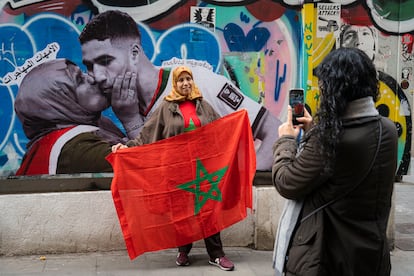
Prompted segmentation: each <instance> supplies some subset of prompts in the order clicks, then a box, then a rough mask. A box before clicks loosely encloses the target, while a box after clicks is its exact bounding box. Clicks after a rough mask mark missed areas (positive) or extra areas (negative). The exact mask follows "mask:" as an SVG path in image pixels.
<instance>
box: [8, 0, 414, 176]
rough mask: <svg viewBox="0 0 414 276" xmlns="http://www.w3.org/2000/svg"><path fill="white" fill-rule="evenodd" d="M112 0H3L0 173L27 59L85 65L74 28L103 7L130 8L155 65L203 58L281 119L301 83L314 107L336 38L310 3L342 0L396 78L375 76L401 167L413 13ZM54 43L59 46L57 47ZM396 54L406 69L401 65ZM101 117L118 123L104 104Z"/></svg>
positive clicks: (15, 158) (14, 146)
mask: <svg viewBox="0 0 414 276" xmlns="http://www.w3.org/2000/svg"><path fill="white" fill-rule="evenodd" d="M117 2H120V1H109V0H108V1H100V0H90V1H81V0H76V1H64V0H53V1H33V0H30V1H5V0H3V1H1V0H0V7H2V10H1V12H0V45H1V48H0V126H1V127H0V176H9V175H13V174H14V172H15V171H16V169H17V168H18V167H19V164H20V162H21V159H22V157H23V155H24V153H25V152H26V144H27V142H28V140H27V138H26V137H25V135H24V132H23V130H22V127H21V124H20V122H19V120H18V119H16V115H15V113H14V105H13V104H14V99H15V97H16V94H17V91H18V87H19V81H20V80H21V79H22V77H24V75H25V74H26V73H27V71H28V70H30V68H31V66H34V65H36V64H37V63H40V62H43V61H47V60H49V59H53V58H68V59H70V60H72V61H73V62H75V63H76V64H78V65H79V66H80V67H81V68H82V69H83V70H85V68H84V66H83V65H82V56H81V55H82V54H81V49H80V44H79V42H78V35H79V33H80V31H81V30H82V29H83V27H84V26H85V24H86V23H87V22H88V21H89V20H90V19H91V18H92V17H93V15H94V13H96V12H103V11H105V10H109V9H120V10H122V11H125V12H127V13H129V14H130V15H131V16H133V17H134V19H135V20H136V22H137V24H138V26H139V28H140V31H141V34H142V45H143V48H144V51H145V54H146V55H147V56H148V57H149V59H150V60H151V62H153V63H154V64H155V65H157V66H168V65H169V63H171V62H173V60H174V59H185V60H199V61H201V62H204V63H205V64H209V65H210V66H211V69H212V70H213V71H215V72H217V73H219V74H223V75H224V76H226V77H227V78H229V79H230V80H231V81H232V82H233V83H235V84H236V85H237V86H238V87H239V88H240V89H241V90H242V91H243V92H244V93H245V94H246V96H248V97H250V98H251V99H253V100H254V101H256V102H258V103H260V104H262V105H264V106H265V107H266V108H267V109H269V110H270V111H271V112H272V113H273V114H274V115H275V116H276V117H278V118H280V119H281V120H284V116H285V113H286V112H285V111H286V104H287V91H288V90H289V89H290V88H293V87H302V88H304V89H305V91H307V95H306V98H307V105H308V106H309V107H310V109H311V110H312V111H314V110H316V108H317V102H318V91H317V89H316V87H317V86H316V80H315V79H314V78H313V76H312V68H314V67H316V66H317V65H318V63H319V62H320V61H321V60H322V59H323V58H324V56H326V54H327V53H328V52H329V51H330V50H332V49H333V48H334V47H337V45H338V42H337V37H336V34H334V33H333V32H328V33H327V35H325V36H323V37H317V36H316V30H317V29H316V28H318V26H317V23H316V22H317V17H316V16H317V15H316V11H317V9H316V4H317V2H318V3H322V2H326V3H331V4H332V3H333V4H335V3H339V6H340V7H341V18H342V20H341V22H337V23H338V24H343V23H350V22H349V20H350V19H354V20H356V19H355V18H358V20H360V21H358V22H352V23H353V24H355V25H369V26H373V27H374V28H376V29H377V30H378V31H379V33H380V35H379V37H378V41H379V43H378V45H377V46H378V47H377V49H376V50H377V57H378V63H379V65H380V66H381V68H382V69H381V72H383V73H384V74H382V75H384V76H385V75H386V76H394V78H393V79H394V80H395V81H391V82H390V81H389V78H387V80H386V81H383V82H382V84H381V85H382V86H381V87H382V89H381V91H382V94H384V97H382V100H381V102H379V103H378V107H379V109H380V110H388V113H383V115H385V116H388V117H390V118H391V119H392V120H393V121H394V122H396V124H397V126H398V127H399V130H400V140H399V145H400V147H399V160H400V165H399V171H398V174H406V173H407V171H408V167H409V162H410V149H411V125H412V122H411V108H410V106H411V105H412V101H411V98H412V94H413V91H414V90H413V79H412V68H414V65H413V62H414V59H413V51H412V45H413V43H412V41H413V36H412V35H411V34H409V33H410V32H412V31H413V30H414V24H412V23H411V22H412V21H413V18H412V17H413V15H412V14H410V13H402V14H399V15H396V13H395V12H394V11H395V9H396V7H397V6H399V3H397V1H388V2H387V1H385V2H386V3H383V2H384V1H375V0H371V1H315V3H310V4H303V1H300V0H284V1H272V0H260V1H253V2H252V1H237V3H235V2H234V1H230V0H229V1H193V0H189V1H178V0H169V1H164V0H163V1H160V0H158V1H151V3H150V4H148V3H147V1H144V2H145V3H144V4H140V2H143V1H137V3H136V4H128V5H124V6H122V5H120V4H119V3H117ZM403 4H404V7H406V8H407V9H408V10H410V8H411V10H412V8H413V7H414V1H413V0H410V1H404V3H403ZM194 6H198V7H202V8H207V9H214V11H215V22H214V26H215V27H214V29H211V28H207V27H205V26H202V25H197V24H194V23H190V22H191V18H190V9H191V7H194ZM381 7H382V8H381ZM407 9H406V10H407ZM378 16H381V18H384V17H386V19H387V21H386V22H385V23H384V21H382V20H378V18H379V17H378ZM328 23H329V22H328ZM410 23H411V24H410ZM325 24H327V22H325ZM332 26H333V25H332ZM338 26H339V25H338ZM382 34H383V35H382ZM400 42H403V43H402V47H403V46H404V48H403V51H402V56H392V53H389V51H387V49H388V48H389V47H394V46H395V45H397V47H398V45H399V43H400ZM394 44H395V45H394ZM55 47H57V48H58V50H56V51H55V52H54V51H52V49H56V48H55ZM402 59H403V60H404V63H403V67H404V68H405V70H404V71H403V69H404V68H402V67H399V65H398V64H399V61H400V60H402ZM410 70H411V71H410ZM397 76H400V77H397ZM400 84H404V85H401V86H400ZM389 95H393V96H389ZM384 106H385V107H386V108H383V107H384ZM401 110H403V112H402V111H401ZM105 114H106V115H107V116H109V117H110V118H111V119H113V121H114V122H116V123H117V124H118V125H120V123H119V122H118V121H117V118H116V116H115V115H114V114H113V113H112V112H111V110H110V109H108V110H107V111H105ZM120 127H121V128H122V126H121V125H120ZM275 131H276V130H275Z"/></svg>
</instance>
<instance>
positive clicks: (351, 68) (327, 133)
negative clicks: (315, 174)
mask: <svg viewBox="0 0 414 276" xmlns="http://www.w3.org/2000/svg"><path fill="white" fill-rule="evenodd" d="M314 74H315V76H316V77H317V78H318V80H319V82H318V85H319V90H320V94H321V97H320V105H319V108H318V110H317V112H316V115H315V123H316V124H315V127H314V129H313V130H312V133H313V134H315V135H316V136H317V137H318V141H319V143H320V147H319V153H320V154H321V155H322V156H323V157H324V158H325V159H326V161H327V162H326V166H325V172H326V173H329V172H331V171H332V169H333V163H334V160H335V158H336V146H337V144H338V142H339V141H340V139H341V137H342V130H343V126H342V116H343V115H344V113H345V110H346V108H347V106H348V103H349V102H351V101H354V100H357V99H361V98H365V97H372V98H373V100H374V102H376V101H377V100H378V98H379V86H378V78H377V70H376V68H375V65H374V64H373V62H372V61H371V59H370V58H369V57H368V56H367V54H365V52H363V51H361V50H359V49H357V48H339V49H337V50H334V51H332V52H330V53H329V54H328V55H327V56H326V57H325V59H324V60H323V61H322V62H321V64H319V65H318V67H316V68H315V70H314Z"/></svg>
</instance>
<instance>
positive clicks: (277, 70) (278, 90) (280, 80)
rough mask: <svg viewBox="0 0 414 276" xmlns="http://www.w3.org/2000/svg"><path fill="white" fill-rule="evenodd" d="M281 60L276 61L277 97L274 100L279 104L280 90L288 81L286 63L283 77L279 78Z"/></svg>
mask: <svg viewBox="0 0 414 276" xmlns="http://www.w3.org/2000/svg"><path fill="white" fill-rule="evenodd" d="M279 65H280V62H279V60H277V61H276V78H275V79H276V83H275V95H274V99H275V101H276V102H277V101H278V100H279V96H280V89H281V87H282V84H283V83H284V82H285V81H286V63H285V64H284V65H283V75H282V76H281V77H279Z"/></svg>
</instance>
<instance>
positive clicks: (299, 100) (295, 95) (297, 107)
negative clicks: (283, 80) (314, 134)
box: [289, 88, 305, 125]
mask: <svg viewBox="0 0 414 276" xmlns="http://www.w3.org/2000/svg"><path fill="white" fill-rule="evenodd" d="M304 100H305V99H304V95H303V89H302V88H293V89H290V90H289V105H290V106H291V107H292V120H293V124H294V125H297V124H299V122H298V121H297V120H296V118H299V117H303V116H304V107H305V103H304Z"/></svg>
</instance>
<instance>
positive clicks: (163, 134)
mask: <svg viewBox="0 0 414 276" xmlns="http://www.w3.org/2000/svg"><path fill="white" fill-rule="evenodd" d="M172 81H173V83H172V85H173V87H172V90H171V92H170V93H169V94H168V95H167V96H166V97H165V98H164V101H163V102H162V103H161V104H160V106H159V107H158V108H157V109H156V110H155V111H154V114H153V115H151V118H150V119H149V120H148V121H147V122H146V123H145V124H144V127H143V129H142V131H141V133H140V134H139V135H138V137H137V138H136V139H134V140H130V141H128V142H127V143H126V145H123V144H117V145H114V146H113V147H112V151H113V152H116V151H117V150H118V149H122V148H127V147H132V146H139V145H144V144H149V143H153V142H156V141H158V140H162V139H166V138H168V137H172V136H175V135H178V134H181V133H184V132H187V131H191V130H193V129H195V128H197V127H200V126H203V125H206V124H208V123H211V122H212V121H214V120H216V119H218V118H219V117H220V116H219V115H218V113H217V112H216V111H215V110H214V109H213V108H212V107H211V105H210V104H209V103H208V102H207V101H205V100H203V96H202V94H201V92H200V91H199V89H198V87H197V86H196V84H195V83H194V80H193V74H192V72H191V70H190V68H188V67H186V66H179V67H177V68H175V69H174V71H173V79H172ZM204 242H205V245H206V249H207V253H208V255H209V256H210V260H209V263H210V264H211V265H215V266H217V267H219V268H220V269H222V270H233V269H234V264H233V263H232V262H231V261H230V260H229V259H228V258H227V257H226V256H225V254H224V251H223V245H222V242H221V238H220V232H219V233H217V234H214V235H212V236H210V237H208V238H206V239H204ZM191 248H192V244H191V243H190V244H187V245H184V246H180V247H179V248H178V256H177V259H176V264H177V265H178V266H187V265H189V264H190V262H189V258H188V254H189V253H190V250H191Z"/></svg>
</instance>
